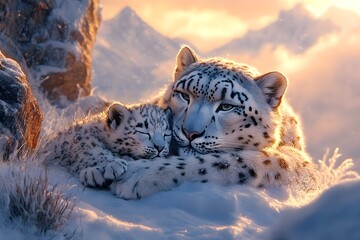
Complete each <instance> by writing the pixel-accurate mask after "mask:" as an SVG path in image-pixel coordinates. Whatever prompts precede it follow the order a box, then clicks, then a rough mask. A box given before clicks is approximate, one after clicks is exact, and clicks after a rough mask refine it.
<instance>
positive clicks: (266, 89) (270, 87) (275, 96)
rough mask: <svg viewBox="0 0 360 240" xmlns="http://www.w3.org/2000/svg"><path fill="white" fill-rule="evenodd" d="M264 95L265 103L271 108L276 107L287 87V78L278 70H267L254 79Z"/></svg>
mask: <svg viewBox="0 0 360 240" xmlns="http://www.w3.org/2000/svg"><path fill="white" fill-rule="evenodd" d="M254 80H255V82H256V84H257V85H258V86H259V87H260V89H261V90H262V91H263V93H264V94H265V97H266V101H267V103H268V104H269V105H270V106H271V107H272V108H273V109H275V108H277V107H278V106H279V105H280V103H281V99H282V96H283V95H284V93H285V90H286V87H287V79H286V77H285V76H284V75H283V74H282V73H280V72H269V73H266V74H264V75H261V76H259V77H256V78H255V79H254Z"/></svg>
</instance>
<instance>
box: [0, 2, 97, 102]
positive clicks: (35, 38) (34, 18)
mask: <svg viewBox="0 0 360 240" xmlns="http://www.w3.org/2000/svg"><path fill="white" fill-rule="evenodd" d="M99 24H100V15H99V8H98V0H79V1H63V0H38V1H30V0H27V1H24V0H5V1H2V2H1V3H0V31H1V33H2V34H3V35H5V36H6V37H7V38H9V39H10V40H11V41H12V42H13V44H14V46H15V47H16V48H18V50H19V52H20V53H21V55H22V57H23V58H24V60H25V62H26V65H27V67H28V68H29V69H30V72H31V74H32V77H34V80H32V81H33V82H31V85H34V86H37V87H39V86H40V87H41V88H42V89H43V90H45V92H46V94H47V96H48V98H49V99H50V100H52V102H54V103H59V100H61V99H64V98H65V99H69V100H76V99H77V97H78V96H79V95H81V94H82V95H84V96H86V95H89V94H90V90H91V85H90V80H91V50H92V46H93V43H94V41H95V36H96V32H97V29H98V27H99ZM2 47H3V45H2ZM7 50H9V51H4V50H3V51H4V54H5V55H6V56H7V57H11V58H14V59H15V60H16V61H18V60H19V58H18V54H14V51H13V48H7Z"/></svg>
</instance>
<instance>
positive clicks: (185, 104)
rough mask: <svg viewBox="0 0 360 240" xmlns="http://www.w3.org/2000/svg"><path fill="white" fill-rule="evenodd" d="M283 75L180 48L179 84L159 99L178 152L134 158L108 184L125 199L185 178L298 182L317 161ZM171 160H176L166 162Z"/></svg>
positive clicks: (266, 183) (306, 177)
mask: <svg viewBox="0 0 360 240" xmlns="http://www.w3.org/2000/svg"><path fill="white" fill-rule="evenodd" d="M286 88H287V79H286V77H285V76H284V75H283V74H281V73H279V72H269V73H266V74H263V75H261V74H260V73H259V72H257V70H255V69H254V68H252V67H250V66H247V65H243V64H239V63H235V62H232V61H228V60H225V59H221V58H211V59H205V60H203V59H200V58H199V57H198V56H196V54H195V53H194V52H193V50H191V49H190V48H188V47H184V48H182V49H181V50H180V52H179V55H178V57H177V66H176V69H175V74H174V82H173V83H172V84H171V85H170V86H169V88H168V90H167V91H166V93H165V94H164V96H163V97H162V99H160V101H159V104H160V105H161V106H162V107H170V108H171V110H172V113H173V116H172V120H173V126H172V127H173V139H174V143H175V145H177V149H178V154H179V155H180V156H181V157H176V156H172V157H171V158H170V161H169V160H168V159H155V160H153V161H151V162H134V163H131V164H130V165H129V169H128V172H126V173H125V174H124V175H122V176H121V177H120V179H118V180H117V181H116V182H114V184H112V186H111V188H112V190H113V191H114V193H115V194H117V195H118V196H119V197H122V198H127V199H131V198H138V197H144V196H148V195H151V194H153V193H155V192H157V191H163V190H168V189H171V188H172V187H175V186H177V185H179V184H180V183H181V182H184V181H200V182H209V181H210V182H215V183H219V184H236V183H238V184H244V183H246V184H250V185H254V186H257V187H264V186H269V185H274V184H275V185H276V184H289V183H293V182H297V183H299V182H301V183H306V184H304V185H305V187H308V188H311V187H312V185H311V184H309V183H314V182H315V177H314V174H313V172H314V169H315V168H314V166H313V164H312V162H311V158H310V157H309V155H308V154H307V153H306V152H305V145H304V140H303V135H302V129H301V126H300V120H299V118H298V116H297V115H296V114H295V113H294V112H293V110H292V109H291V107H290V106H289V105H288V104H287V102H286V100H285V99H284V97H283V96H284V93H285V90H286ZM169 163H171V165H169Z"/></svg>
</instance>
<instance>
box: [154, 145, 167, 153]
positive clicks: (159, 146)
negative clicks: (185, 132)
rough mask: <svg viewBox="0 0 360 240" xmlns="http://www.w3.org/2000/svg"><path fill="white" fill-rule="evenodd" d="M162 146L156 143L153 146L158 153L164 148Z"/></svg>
mask: <svg viewBox="0 0 360 240" xmlns="http://www.w3.org/2000/svg"><path fill="white" fill-rule="evenodd" d="M164 147H165V146H163V145H156V144H154V148H155V149H156V150H157V151H158V153H161V151H162V150H164Z"/></svg>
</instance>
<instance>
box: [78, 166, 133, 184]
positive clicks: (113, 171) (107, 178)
mask: <svg viewBox="0 0 360 240" xmlns="http://www.w3.org/2000/svg"><path fill="white" fill-rule="evenodd" d="M127 167H128V165H127V162H126V161H124V160H121V159H115V160H114V161H112V162H108V163H106V164H102V165H99V166H95V167H88V168H85V169H83V170H81V171H80V174H79V178H80V181H81V183H82V184H84V186H87V187H97V188H101V187H108V186H109V185H110V184H111V183H112V182H113V181H114V180H115V179H117V178H119V177H120V176H121V175H122V174H123V173H124V172H126V170H127Z"/></svg>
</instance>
